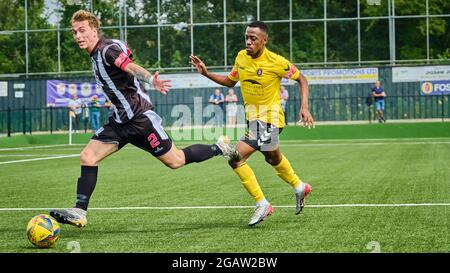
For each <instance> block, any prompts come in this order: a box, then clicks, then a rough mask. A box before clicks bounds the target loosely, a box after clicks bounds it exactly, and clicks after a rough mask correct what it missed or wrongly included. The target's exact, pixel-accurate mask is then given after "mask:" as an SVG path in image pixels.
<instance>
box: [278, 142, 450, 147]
mask: <svg viewBox="0 0 450 273" xmlns="http://www.w3.org/2000/svg"><path fill="white" fill-rule="evenodd" d="M435 144H450V141H439V142H369V143H286V144H283V143H281V144H280V146H281V147H283V146H293V147H329V146H380V145H435Z"/></svg>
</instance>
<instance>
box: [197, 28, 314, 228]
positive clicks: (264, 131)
mask: <svg viewBox="0 0 450 273" xmlns="http://www.w3.org/2000/svg"><path fill="white" fill-rule="evenodd" d="M245 40H246V49H245V50H241V51H240V52H239V53H238V54H237V57H236V59H235V63H234V67H233V69H232V70H231V72H230V73H229V74H228V76H224V75H219V74H214V73H211V72H209V71H208V69H207V67H206V65H205V63H204V62H203V61H202V60H201V59H200V58H199V57H197V56H193V55H192V56H190V59H191V64H192V65H194V66H195V67H196V68H197V71H198V72H199V73H200V74H202V75H204V76H206V77H207V78H209V79H211V80H213V81H215V82H216V83H218V84H221V85H224V86H227V87H233V86H235V85H236V83H237V82H238V81H240V83H241V92H242V97H243V99H244V105H245V112H246V119H247V127H248V128H247V133H246V135H245V136H244V137H242V138H241V140H240V141H239V142H238V144H237V146H236V149H237V150H238V152H239V154H240V156H241V158H240V159H238V160H234V159H231V160H230V161H229V164H230V166H231V167H232V168H233V170H234V172H235V173H236V174H237V175H238V176H239V178H240V180H241V182H242V184H243V186H244V187H245V189H246V190H247V191H248V193H249V194H250V196H251V197H253V199H254V200H255V201H256V208H255V210H254V212H253V215H252V217H251V219H250V222H249V225H250V226H254V225H256V224H258V223H260V222H261V221H263V220H264V219H266V217H267V216H268V215H270V214H271V213H272V211H273V209H272V205H271V204H270V203H269V201H268V200H267V199H266V198H265V196H264V194H263V192H262V190H261V187H260V186H259V184H258V181H257V179H256V176H255V174H254V173H253V170H252V168H250V166H249V165H248V164H247V159H248V158H249V157H250V156H251V155H252V154H253V153H254V152H255V151H260V152H262V153H263V155H264V157H265V160H266V162H267V163H269V164H270V165H271V166H272V167H273V168H274V169H275V171H276V173H277V174H278V176H279V177H280V178H281V179H283V180H284V181H286V182H287V183H288V184H289V185H291V186H292V187H293V189H294V192H295V196H296V210H295V213H296V214H299V213H300V212H301V211H302V209H303V207H304V205H305V198H306V197H307V196H308V194H309V193H310V192H311V186H310V185H309V184H308V183H306V182H302V181H301V180H300V178H299V177H298V175H297V174H296V173H295V172H294V170H293V169H292V167H291V164H290V163H289V161H288V159H287V158H286V157H285V156H284V155H283V154H282V153H281V151H280V148H279V145H278V135H279V133H280V132H281V131H282V129H283V127H284V126H285V120H284V113H283V110H282V107H281V103H280V82H281V79H282V78H283V77H284V78H288V79H291V80H294V81H297V82H298V83H299V92H300V95H301V98H302V100H301V110H300V119H301V120H303V126H308V127H309V128H310V127H311V126H312V127H314V119H313V117H312V115H311V113H310V112H309V110H308V82H307V80H306V78H305V77H304V76H303V75H302V74H301V73H300V71H299V70H298V69H297V68H296V67H295V66H294V65H293V64H292V63H290V62H289V61H288V60H286V59H285V58H284V57H282V56H280V55H277V54H275V53H273V52H272V51H270V50H269V49H267V48H266V43H267V42H268V29H267V25H266V24H265V23H264V22H261V21H255V22H252V23H250V24H249V25H248V26H247V28H246V31H245Z"/></svg>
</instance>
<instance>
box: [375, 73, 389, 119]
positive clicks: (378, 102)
mask: <svg viewBox="0 0 450 273" xmlns="http://www.w3.org/2000/svg"><path fill="white" fill-rule="evenodd" d="M372 95H373V97H374V98H375V108H376V109H377V114H378V122H379V123H382V122H384V123H386V118H385V117H384V104H385V103H384V98H385V97H386V93H385V92H384V89H383V87H382V86H381V82H380V81H376V82H375V86H374V87H373V88H372Z"/></svg>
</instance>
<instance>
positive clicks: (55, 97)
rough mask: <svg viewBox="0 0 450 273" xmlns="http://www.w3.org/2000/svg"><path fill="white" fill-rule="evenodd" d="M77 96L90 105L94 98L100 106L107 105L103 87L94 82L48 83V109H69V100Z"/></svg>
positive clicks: (54, 81) (57, 81)
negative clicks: (96, 98) (95, 97)
mask: <svg viewBox="0 0 450 273" xmlns="http://www.w3.org/2000/svg"><path fill="white" fill-rule="evenodd" d="M74 94H76V95H77V96H78V98H79V99H81V101H82V103H89V102H91V101H92V98H93V97H94V96H97V97H98V101H99V102H100V104H105V101H106V97H105V95H104V93H103V90H102V89H101V87H99V86H97V84H96V83H92V82H67V81H59V80H48V81H47V107H67V106H68V103H69V100H70V99H71V98H72V97H73V95H74Z"/></svg>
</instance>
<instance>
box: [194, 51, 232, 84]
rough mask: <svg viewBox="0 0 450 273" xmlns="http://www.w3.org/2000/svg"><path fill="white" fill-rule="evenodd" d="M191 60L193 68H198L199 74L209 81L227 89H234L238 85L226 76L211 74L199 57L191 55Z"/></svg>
mask: <svg viewBox="0 0 450 273" xmlns="http://www.w3.org/2000/svg"><path fill="white" fill-rule="evenodd" d="M189 59H190V60H191V61H190V64H192V65H193V66H195V68H197V71H198V73H200V74H202V75H203V76H205V77H207V78H208V79H210V80H212V81H214V82H216V83H218V84H220V85H224V86H227V87H233V86H235V85H236V83H237V82H235V81H232V80H230V78H228V77H227V76H225V75H219V74H214V73H211V72H209V71H208V69H207V68H206V65H205V63H204V62H203V61H202V60H201V59H200V58H199V57H197V56H195V55H191V56H189Z"/></svg>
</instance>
